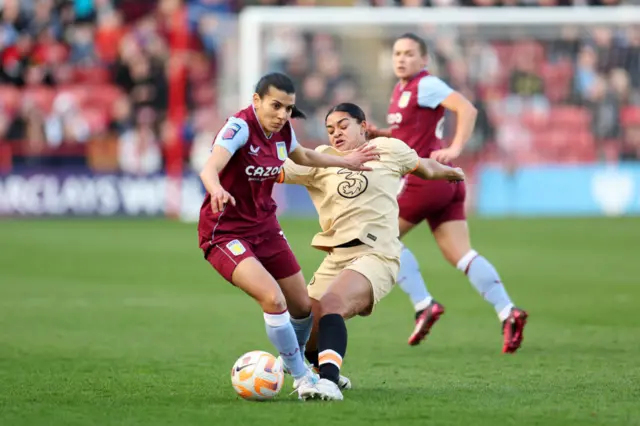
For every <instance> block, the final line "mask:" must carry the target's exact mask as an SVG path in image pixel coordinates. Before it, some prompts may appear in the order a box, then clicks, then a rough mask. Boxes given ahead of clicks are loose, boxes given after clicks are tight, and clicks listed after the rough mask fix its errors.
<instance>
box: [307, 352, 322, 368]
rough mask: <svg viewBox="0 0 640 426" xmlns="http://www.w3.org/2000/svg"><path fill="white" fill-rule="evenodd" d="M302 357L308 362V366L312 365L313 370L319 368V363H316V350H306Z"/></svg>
mask: <svg viewBox="0 0 640 426" xmlns="http://www.w3.org/2000/svg"><path fill="white" fill-rule="evenodd" d="M304 357H305V358H306V359H307V361H309V364H311V365H313V366H314V367H315V368H319V367H320V363H319V362H318V350H317V349H306V350H305V351H304Z"/></svg>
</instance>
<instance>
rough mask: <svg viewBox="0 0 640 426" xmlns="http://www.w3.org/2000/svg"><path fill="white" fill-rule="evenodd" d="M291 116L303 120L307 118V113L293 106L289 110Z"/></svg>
mask: <svg viewBox="0 0 640 426" xmlns="http://www.w3.org/2000/svg"><path fill="white" fill-rule="evenodd" d="M291 118H302V119H303V120H304V119H306V118H307V114H305V113H304V112H303V111H301V110H300V109H299V108H298V107H297V106H295V105H294V106H293V109H292V110H291Z"/></svg>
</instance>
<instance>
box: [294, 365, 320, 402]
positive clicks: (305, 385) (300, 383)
mask: <svg viewBox="0 0 640 426" xmlns="http://www.w3.org/2000/svg"><path fill="white" fill-rule="evenodd" d="M318 380H319V377H318V375H317V374H315V373H314V372H313V370H311V369H308V370H307V373H306V374H305V375H304V376H302V377H298V378H297V379H293V392H291V393H295V392H298V399H308V398H305V397H304V396H303V395H305V394H309V395H311V394H316V393H317V389H316V384H317V383H318Z"/></svg>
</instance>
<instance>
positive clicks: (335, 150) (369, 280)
mask: <svg viewBox="0 0 640 426" xmlns="http://www.w3.org/2000/svg"><path fill="white" fill-rule="evenodd" d="M325 124H326V128H327V132H328V134H329V141H330V143H331V146H327V145H324V146H321V147H318V148H317V149H316V151H318V152H322V153H326V154H330V155H334V156H337V157H340V156H343V155H345V153H347V152H350V150H354V149H355V150H357V149H361V148H362V147H363V146H366V145H367V144H368V142H367V136H366V121H365V115H364V112H363V111H362V109H360V108H359V107H358V106H357V105H354V104H351V103H343V104H339V105H337V106H336V107H334V108H332V109H331V110H330V111H329V113H328V114H327V116H326V118H325ZM369 144H373V145H375V147H376V149H377V151H378V152H379V154H380V159H379V160H376V161H372V162H370V163H368V165H370V166H371V168H372V170H371V171H366V172H352V171H350V170H346V169H344V168H340V167H331V168H324V169H319V168H315V167H303V166H298V165H296V164H294V163H293V162H291V161H286V162H285V166H284V168H283V170H282V175H281V178H280V182H283V183H289V184H299V185H304V186H305V187H306V188H307V190H308V191H309V195H310V196H311V199H312V201H313V204H314V205H315V207H316V210H318V215H319V219H320V227H321V228H322V231H321V232H320V233H318V234H317V235H316V236H315V237H314V238H313V241H312V243H311V244H312V246H313V247H315V248H318V249H320V250H324V251H326V252H327V256H326V257H325V259H324V261H323V262H322V264H321V265H320V267H319V268H318V270H317V271H316V273H315V274H314V276H313V279H312V280H311V282H310V283H309V287H308V291H309V296H310V297H311V299H312V304H313V312H314V318H315V320H317V326H316V327H314V330H316V331H317V334H318V336H317V340H316V339H315V336H314V338H312V339H310V340H309V345H308V350H307V353H306V355H307V358H308V359H309V360H310V362H311V364H315V365H317V366H318V367H319V372H320V380H319V381H318V383H312V382H305V383H303V384H302V385H301V387H300V388H299V395H300V397H301V398H302V399H315V398H317V399H325V400H342V398H343V396H342V392H341V390H340V388H341V387H347V385H348V384H349V381H348V379H346V378H344V377H341V376H340V368H341V366H342V361H343V358H344V356H345V353H346V349H347V328H346V325H345V320H346V319H349V318H352V317H354V316H355V315H362V316H367V315H369V314H371V312H372V310H373V307H374V306H375V305H376V304H377V303H378V302H380V300H381V299H382V298H384V297H385V296H386V295H387V294H388V293H389V292H390V291H391V289H392V288H393V285H394V284H395V281H396V276H397V274H398V269H399V267H400V252H401V250H402V244H401V243H400V241H399V240H398V202H397V200H396V194H397V193H398V190H399V189H400V184H401V181H400V178H401V177H402V176H405V175H407V174H413V175H415V176H417V177H418V178H420V179H444V180H451V181H460V180H463V179H464V174H463V173H462V170H460V169H454V168H451V167H448V166H445V165H442V164H440V163H438V162H437V161H435V160H431V159H424V158H420V157H419V156H418V154H417V153H416V151H415V150H413V149H411V148H409V147H408V146H407V145H406V144H405V143H404V142H402V141H401V140H398V139H390V138H386V137H381V138H376V139H374V140H372V141H370V142H369ZM312 352H315V359H313V357H312V356H310V354H311V353H312Z"/></svg>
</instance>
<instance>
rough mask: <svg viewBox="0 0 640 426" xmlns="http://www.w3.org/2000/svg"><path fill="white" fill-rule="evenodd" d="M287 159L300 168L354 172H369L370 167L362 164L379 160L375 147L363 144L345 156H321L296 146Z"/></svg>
mask: <svg viewBox="0 0 640 426" xmlns="http://www.w3.org/2000/svg"><path fill="white" fill-rule="evenodd" d="M289 158H291V160H292V161H293V162H294V163H296V164H299V165H301V166H307V167H320V168H324V167H343V168H346V169H349V170H355V171H369V170H372V169H371V167H367V166H365V165H364V164H365V163H366V162H368V161H375V160H379V159H380V154H379V153H378V151H377V149H376V147H375V145H371V144H364V145H361V146H359V147H358V148H356V149H354V150H353V151H350V152H349V153H348V154H347V155H345V156H342V157H341V156H337V155H329V154H323V153H321V152H317V151H314V150H312V149H308V148H305V147H303V146H300V145H298V146H297V147H296V149H294V150H293V151H291V153H290V154H289Z"/></svg>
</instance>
